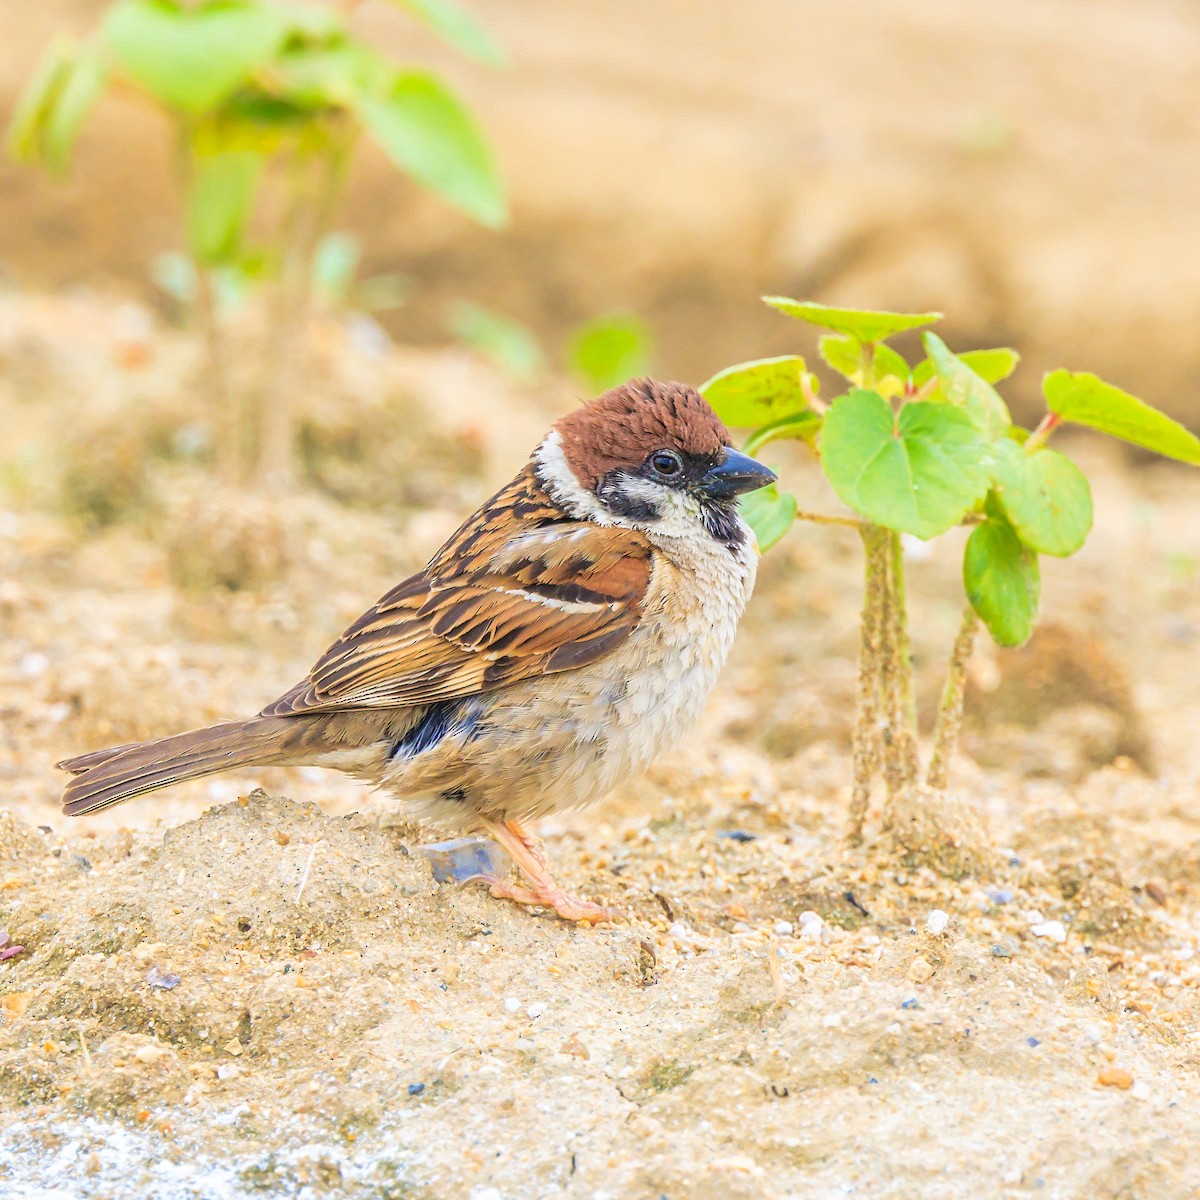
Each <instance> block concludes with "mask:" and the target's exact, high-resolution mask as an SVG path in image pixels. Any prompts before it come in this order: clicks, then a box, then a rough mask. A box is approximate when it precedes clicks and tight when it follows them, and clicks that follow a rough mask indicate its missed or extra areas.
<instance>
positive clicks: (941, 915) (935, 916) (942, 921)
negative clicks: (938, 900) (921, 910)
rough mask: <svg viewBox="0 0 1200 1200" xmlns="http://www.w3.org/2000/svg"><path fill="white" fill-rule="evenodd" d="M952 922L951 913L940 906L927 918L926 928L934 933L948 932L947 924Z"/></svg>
mask: <svg viewBox="0 0 1200 1200" xmlns="http://www.w3.org/2000/svg"><path fill="white" fill-rule="evenodd" d="M949 924H950V914H949V913H947V912H943V911H942V910H941V909H940V908H935V909H934V910H933V912H931V913H930V914H929V916H927V917H926V918H925V929H926V931H927V932H929V933H932V934H934V935H935V936H936V935H937V934H939V933H945V932H946V926H947V925H949Z"/></svg>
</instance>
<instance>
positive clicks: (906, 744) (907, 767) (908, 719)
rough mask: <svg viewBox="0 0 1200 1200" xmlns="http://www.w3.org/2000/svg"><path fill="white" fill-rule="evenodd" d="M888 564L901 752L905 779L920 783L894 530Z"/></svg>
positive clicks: (900, 559) (904, 596)
mask: <svg viewBox="0 0 1200 1200" xmlns="http://www.w3.org/2000/svg"><path fill="white" fill-rule="evenodd" d="M889 543H890V544H889V547H888V549H889V553H890V561H889V564H888V565H889V567H890V569H891V580H892V588H891V591H892V598H893V604H894V605H895V621H896V634H895V640H896V678H897V692H898V693H899V700H900V726H899V727H898V729H897V734H896V736H897V739H898V747H897V749H898V752H899V755H900V762H901V769H902V772H903V782H904V784H905V786H911V785H912V784H914V783H916V782H917V774H918V771H919V769H920V768H919V764H918V762H917V699H916V690H915V688H914V687H913V665H912V643H911V642H910V641H909V638H908V589H907V586H906V583H905V574H904V547H903V545H902V544H901V541H900V535H899V533H897V532H896V531H895V530H893V531H892V532H891V534H890V535H889Z"/></svg>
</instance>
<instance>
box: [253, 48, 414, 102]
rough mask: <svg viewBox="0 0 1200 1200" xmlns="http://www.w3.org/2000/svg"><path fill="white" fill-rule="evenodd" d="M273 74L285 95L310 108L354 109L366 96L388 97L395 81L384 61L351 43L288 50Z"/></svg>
mask: <svg viewBox="0 0 1200 1200" xmlns="http://www.w3.org/2000/svg"><path fill="white" fill-rule="evenodd" d="M272 70H273V74H274V76H275V78H276V80H277V81H278V83H277V86H278V88H279V90H280V91H281V92H282V95H283V96H284V97H286V99H287V100H289V101H291V103H293V104H298V105H301V106H304V107H308V108H319V107H324V106H328V107H332V108H353V107H355V105H356V104H357V103H358V101H359V100H361V98H362V97H364V96H368V95H374V96H376V97H377V98H379V97H382V96H383V95H385V94H386V92H387V89H388V86H389V84H390V83H391V81H392V78H393V72H392V68H391V67H390V65H389V64H388V63H387V61H386V60H385V59H383V58H381V57H380V56H379V55H378V54H376V53H375V51H374V50H372V49H371V47H370V46H367V45H364V44H363V43H362V42H357V41H354V40H352V39H344V40H338V41H337V42H336V43H335V44H333V45H317V46H314V45H300V46H295V47H289V48H288V49H286V50H285V51H284V52H283V53H282V54H281V55H280V56H279V58H278V60H277V61H276V62H275V63H274V64H273V68H272Z"/></svg>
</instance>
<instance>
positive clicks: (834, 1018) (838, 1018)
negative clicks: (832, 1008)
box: [821, 1012, 842, 1029]
mask: <svg viewBox="0 0 1200 1200" xmlns="http://www.w3.org/2000/svg"><path fill="white" fill-rule="evenodd" d="M841 1023H842V1014H841V1013H840V1012H831V1013H826V1014H825V1016H824V1017H822V1018H821V1024H822V1025H824V1026H825V1028H826V1029H836V1028H837V1027H838V1026H839V1025H840V1024H841Z"/></svg>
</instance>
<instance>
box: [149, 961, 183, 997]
mask: <svg viewBox="0 0 1200 1200" xmlns="http://www.w3.org/2000/svg"><path fill="white" fill-rule="evenodd" d="M146 982H147V983H148V984H149V985H150V986H151V987H152V988H155V989H156V990H157V991H160V992H172V991H174V990H175V989H176V988H177V987H178V986H179V984H180V983H181V980H180V978H179V976H178V975H172V974H170V972H168V971H164V970H163V969H162V968H161V967H151V968H150V970H149V971H148V972H147V973H146Z"/></svg>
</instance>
